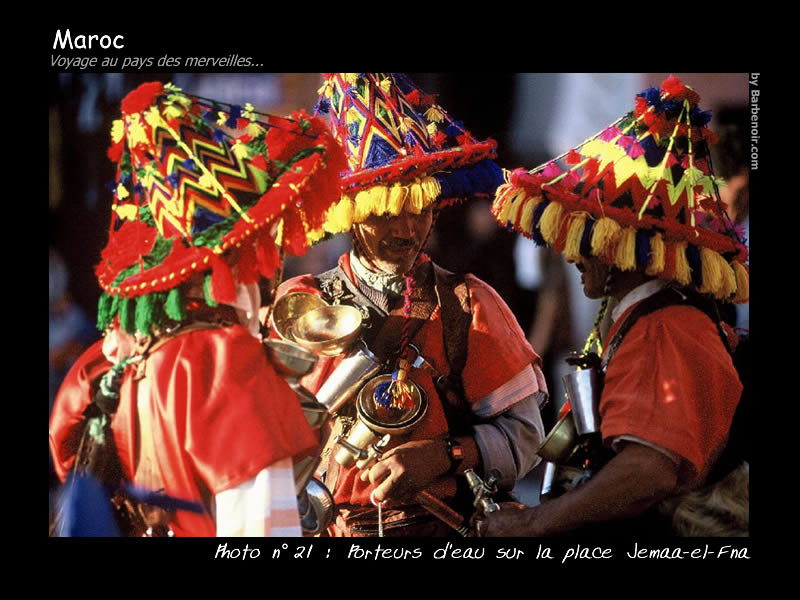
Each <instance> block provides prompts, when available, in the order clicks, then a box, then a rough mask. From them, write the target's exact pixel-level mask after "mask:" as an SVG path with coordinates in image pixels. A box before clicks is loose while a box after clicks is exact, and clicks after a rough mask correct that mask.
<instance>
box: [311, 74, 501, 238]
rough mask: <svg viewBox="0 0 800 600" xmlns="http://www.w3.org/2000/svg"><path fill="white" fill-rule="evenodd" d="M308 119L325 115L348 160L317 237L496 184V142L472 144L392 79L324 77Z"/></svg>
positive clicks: (484, 191) (459, 126)
mask: <svg viewBox="0 0 800 600" xmlns="http://www.w3.org/2000/svg"><path fill="white" fill-rule="evenodd" d="M323 75H324V77H325V84H324V85H323V87H322V88H321V89H320V98H319V101H318V103H317V105H316V107H315V114H330V119H331V125H332V129H333V131H334V135H335V136H336V138H337V139H338V140H339V141H340V142H341V144H342V146H343V147H344V150H345V154H346V155H347V157H348V163H349V164H348V166H349V169H348V171H347V172H346V173H345V174H343V177H342V184H343V187H344V193H343V195H342V197H341V199H340V200H339V202H338V203H337V204H336V205H335V206H334V207H332V208H331V209H330V211H329V212H328V214H327V216H326V220H325V223H324V226H323V229H324V230H323V231H320V232H318V233H317V235H318V236H320V237H321V236H322V235H324V233H326V232H327V233H339V232H343V231H348V230H349V229H350V228H351V227H352V225H353V224H354V223H362V222H363V221H364V220H365V219H366V218H367V217H368V216H369V215H371V214H376V215H383V214H392V215H399V214H400V212H401V211H402V210H408V211H410V212H413V213H416V214H419V213H420V212H421V211H422V210H423V209H424V208H426V207H428V206H429V205H431V204H432V203H434V202H443V201H446V200H455V199H461V198H466V197H469V196H479V195H487V196H490V197H491V196H493V195H494V192H495V190H496V189H497V186H498V185H500V184H502V183H503V175H502V170H501V169H500V168H499V167H498V166H497V165H496V164H495V163H494V162H493V161H492V160H491V159H494V158H496V147H497V143H496V142H494V141H493V140H487V141H485V142H479V141H477V140H475V139H474V138H473V137H472V135H471V134H470V133H469V131H467V129H466V128H465V127H464V124H463V123H460V122H458V121H454V120H453V119H451V118H450V117H449V116H448V114H447V113H446V112H445V111H444V109H443V108H442V107H441V106H439V105H437V104H436V102H435V98H434V97H433V96H430V95H428V94H425V93H423V92H422V91H421V90H419V89H418V88H417V87H416V86H415V85H414V84H413V83H412V82H411V80H410V79H409V78H408V77H407V76H405V75H403V74H400V73H324V74H323Z"/></svg>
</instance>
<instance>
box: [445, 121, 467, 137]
mask: <svg viewBox="0 0 800 600" xmlns="http://www.w3.org/2000/svg"><path fill="white" fill-rule="evenodd" d="M444 132H445V133H446V134H447V135H449V136H450V137H458V136H459V135H461V134H462V133H464V123H462V122H461V121H453V122H452V123H450V125H448V126H447V129H445V130H444Z"/></svg>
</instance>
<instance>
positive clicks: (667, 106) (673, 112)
mask: <svg viewBox="0 0 800 600" xmlns="http://www.w3.org/2000/svg"><path fill="white" fill-rule="evenodd" d="M662 106H663V109H664V116H665V117H666V118H667V119H677V118H678V117H679V116H680V114H681V109H682V108H683V104H682V103H681V101H680V100H664V102H662Z"/></svg>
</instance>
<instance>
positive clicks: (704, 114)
mask: <svg viewBox="0 0 800 600" xmlns="http://www.w3.org/2000/svg"><path fill="white" fill-rule="evenodd" d="M709 121H711V111H710V110H700V107H699V106H695V107H694V108H693V109H692V110H691V112H690V113H689V122H690V123H691V124H692V126H694V127H705V126H706V125H708V122H709Z"/></svg>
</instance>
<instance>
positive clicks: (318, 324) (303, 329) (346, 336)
mask: <svg viewBox="0 0 800 600" xmlns="http://www.w3.org/2000/svg"><path fill="white" fill-rule="evenodd" d="M361 321H362V317H361V312H360V311H359V310H358V309H356V308H354V307H352V306H346V305H343V304H340V305H334V306H323V307H319V308H315V309H313V310H310V311H308V312H307V313H305V314H303V315H302V316H300V317H299V318H298V319H297V320H296V321H295V323H294V328H293V331H292V334H293V336H294V341H295V342H297V343H298V344H300V345H301V346H303V348H306V349H308V350H311V351H312V352H314V353H315V354H319V355H321V356H329V357H330V356H339V355H340V354H342V353H344V352H346V351H347V350H349V349H350V347H351V346H352V344H353V342H355V341H356V339H357V338H358V335H359V333H360V332H361Z"/></svg>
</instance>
